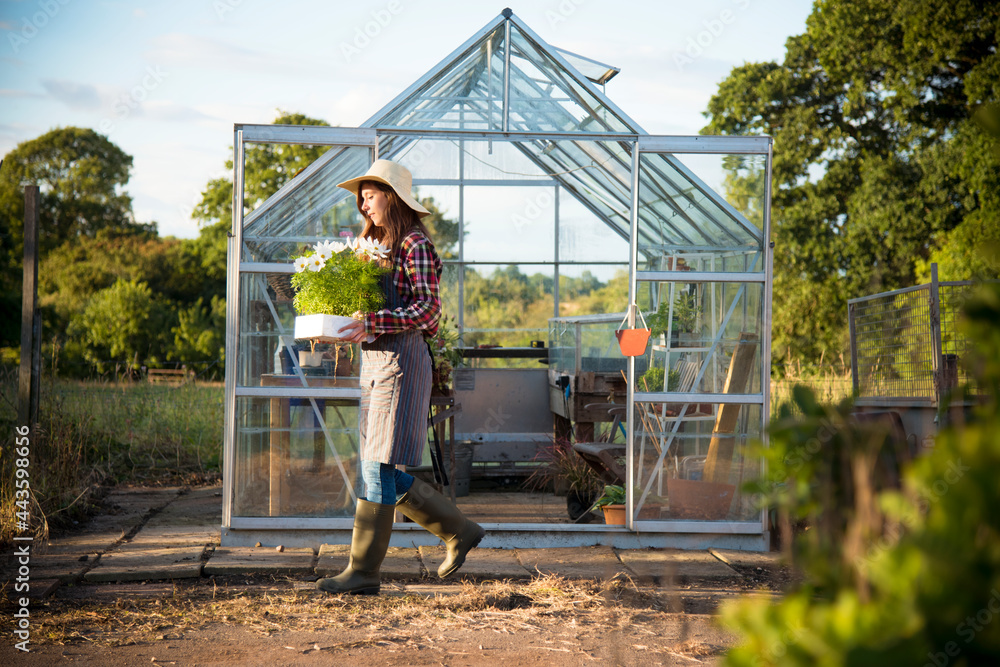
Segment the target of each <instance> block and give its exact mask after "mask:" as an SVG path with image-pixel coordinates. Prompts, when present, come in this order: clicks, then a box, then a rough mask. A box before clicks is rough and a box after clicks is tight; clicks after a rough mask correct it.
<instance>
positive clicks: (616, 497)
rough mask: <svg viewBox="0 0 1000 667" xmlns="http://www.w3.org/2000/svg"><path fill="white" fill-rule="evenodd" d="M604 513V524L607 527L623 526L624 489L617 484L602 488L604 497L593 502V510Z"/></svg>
mask: <svg viewBox="0 0 1000 667" xmlns="http://www.w3.org/2000/svg"><path fill="white" fill-rule="evenodd" d="M598 508H600V510H601V511H602V512H604V523H606V524H608V525H609V526H624V525H625V487H624V486H620V485H618V484H608V485H607V486H605V487H604V495H603V496H601V497H600V498H598V499H597V501H596V502H594V509H598Z"/></svg>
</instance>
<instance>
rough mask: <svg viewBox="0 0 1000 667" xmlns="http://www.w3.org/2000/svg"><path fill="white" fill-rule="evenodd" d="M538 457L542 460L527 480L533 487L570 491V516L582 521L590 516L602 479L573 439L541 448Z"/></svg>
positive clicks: (527, 484) (557, 493) (559, 493)
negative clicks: (575, 445) (572, 441)
mask: <svg viewBox="0 0 1000 667" xmlns="http://www.w3.org/2000/svg"><path fill="white" fill-rule="evenodd" d="M535 460H537V461H542V462H543V463H544V465H541V466H539V467H538V468H536V469H535V471H534V472H532V473H531V476H530V477H528V479H527V480H526V481H525V486H526V487H528V488H529V489H546V490H550V489H551V490H552V491H553V492H555V493H556V495H562V494H563V493H565V495H566V511H567V513H568V514H569V518H570V519H571V520H573V521H576V522H580V523H587V522H589V520H590V516H591V515H590V512H591V510H593V509H594V506H593V505H594V499H595V498H597V496H598V494H600V491H601V479H600V478H599V477H598V476H597V473H596V472H594V469H593V468H591V467H590V465H589V464H588V463H587V462H586V461H584V460H583V458H582V457H581V456H580V455H579V454H577V453H576V451H575V450H574V449H573V445H572V443H570V442H569V441H568V440H564V439H560V440H556V441H554V442H553V443H552V444H551V445H548V446H546V447H544V448H543V449H542V450H541V451H539V453H538V455H537V456H536V457H535Z"/></svg>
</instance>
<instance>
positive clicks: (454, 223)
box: [414, 185, 460, 260]
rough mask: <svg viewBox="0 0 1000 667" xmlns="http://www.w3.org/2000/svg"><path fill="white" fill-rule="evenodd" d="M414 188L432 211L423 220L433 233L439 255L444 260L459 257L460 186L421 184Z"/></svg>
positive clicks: (419, 197) (418, 196) (418, 197)
mask: <svg viewBox="0 0 1000 667" xmlns="http://www.w3.org/2000/svg"><path fill="white" fill-rule="evenodd" d="M414 190H415V191H416V197H417V199H419V200H420V202H421V203H422V204H423V205H424V206H425V207H427V209H428V210H429V211H431V215H429V216H426V217H424V218H423V219H422V222H423V223H424V225H426V226H427V230H428V231H429V232H430V233H431V240H432V241H433V242H434V249H435V250H437V253H438V256H439V257H440V258H441V259H442V260H447V259H458V250H459V248H458V238H459V220H458V212H459V210H460V207H459V197H458V186H452V185H421V186H419V187H415V188H414Z"/></svg>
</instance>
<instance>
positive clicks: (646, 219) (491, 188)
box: [222, 10, 772, 550]
mask: <svg viewBox="0 0 1000 667" xmlns="http://www.w3.org/2000/svg"><path fill="white" fill-rule="evenodd" d="M617 71H618V70H617V68H614V67H610V66H607V65H604V64H602V63H598V62H596V61H593V60H589V59H587V58H584V57H582V56H578V55H576V54H571V53H568V52H565V51H562V50H559V49H556V48H554V47H552V46H551V45H549V44H547V43H546V42H545V41H544V40H543V39H542V38H541V37H539V36H538V35H537V34H536V33H534V32H533V31H532V30H531V29H530V28H529V27H528V26H527V25H525V24H524V23H523V22H522V21H521V20H520V19H518V17H517V16H515V15H514V14H513V13H512V12H510V10H504V12H503V13H502V14H500V15H499V16H497V17H496V18H495V19H493V20H492V21H490V22H489V23H488V24H487V25H486V26H484V27H483V28H482V29H481V30H480V31H478V32H477V33H476V34H474V35H473V36H472V37H470V38H469V39H468V40H467V41H466V42H465V43H464V44H462V45H461V46H460V47H458V49H456V50H455V51H454V52H453V53H452V54H450V55H449V56H448V57H446V58H445V59H444V60H443V61H442V62H441V63H439V64H438V65H437V66H436V67H434V68H433V69H432V70H430V71H429V72H427V73H426V74H425V75H424V76H422V77H421V78H420V79H419V80H417V81H416V82H414V83H413V85H411V86H410V87H409V88H407V89H406V90H404V91H403V92H402V93H400V94H399V95H398V96H397V97H396V98H395V99H394V100H392V101H391V102H390V103H388V104H387V105H385V107H383V108H382V109H381V110H380V111H379V112H377V113H376V114H375V115H373V116H372V117H371V118H370V119H369V120H368V121H366V122H365V123H364V124H363V126H362V127H358V128H341V127H326V126H274V125H246V124H238V125H236V126H235V131H234V158H235V159H234V192H233V229H232V235H231V238H230V240H229V249H228V253H229V266H228V286H227V335H226V381H225V415H226V417H225V418H226V422H225V449H224V467H223V481H224V508H223V530H222V541H223V544H224V545H248V544H253V543H255V542H257V541H262V542H267V543H275V544H277V543H280V544H284V545H316V544H318V543H320V542H322V541H331V540H332V541H342V542H347V541H349V539H350V531H351V527H352V523H353V503H354V501H355V500H356V498H357V495H358V488H359V487H358V484H359V482H358V476H357V474H356V471H353V469H352V466H353V463H352V461H353V457H354V455H355V454H356V450H357V421H356V420H357V412H358V410H357V402H358V399H359V397H360V391H361V390H360V388H359V387H358V384H357V373H353V372H352V373H349V374H347V375H339V374H335V373H329V374H324V375H317V374H314V373H311V372H309V369H307V368H305V367H303V366H302V365H301V364H300V363H299V362H298V359H297V358H296V356H295V350H294V349H293V341H292V339H291V337H290V334H291V330H290V327H291V319H292V317H293V316H294V313H293V312H292V311H291V306H290V300H289V299H288V295H287V284H286V283H287V277H288V274H290V273H292V272H293V269H292V266H291V263H290V262H291V258H292V257H293V256H294V254H295V253H296V252H298V251H299V250H300V249H301V247H302V246H303V244H307V243H314V242H316V241H317V240H319V239H322V238H329V237H330V236H337V235H341V236H345V235H351V234H356V233H358V230H359V225H358V220H357V215H356V211H354V201H353V199H352V198H351V197H350V195H349V194H348V193H346V192H345V191H343V190H339V189H338V188H337V187H336V183H338V182H340V181H342V180H345V179H346V178H348V177H353V176H356V175H357V174H360V173H363V172H364V171H365V170H366V169H367V167H368V165H369V164H371V162H372V161H374V160H375V159H376V158H388V159H394V160H398V161H400V162H402V163H403V164H406V165H407V166H409V167H410V169H411V171H413V174H414V186H415V187H417V188H419V189H420V192H421V194H423V193H425V192H429V193H432V194H433V195H434V196H435V197H436V198H437V199H438V200H439V201H440V202H443V203H444V204H446V205H447V207H448V211H449V213H450V214H451V215H454V216H455V224H456V225H457V239H456V240H455V242H454V244H453V247H451V248H450V250H449V253H448V254H447V256H445V257H444V263H445V276H444V278H443V281H444V283H443V284H444V286H445V288H446V289H447V295H446V298H445V303H446V308H447V309H449V310H450V309H453V310H454V311H455V312H456V313H457V317H456V319H457V321H458V327H459V330H460V331H461V332H462V333H463V335H465V336H467V337H470V338H471V337H474V336H476V335H480V336H484V335H487V334H490V331H488V330H486V329H484V328H483V327H479V328H477V326H478V325H477V324H476V322H477V319H476V317H477V316H476V313H474V312H471V311H470V310H469V309H468V307H467V304H466V296H467V293H468V292H469V290H471V289H473V287H474V286H473V285H472V282H471V281H474V280H475V279H476V277H477V276H478V275H479V273H477V271H488V270H489V269H490V268H492V267H497V268H499V267H502V266H507V265H518V266H520V265H523V266H531V267H535V268H537V269H538V270H539V271H548V272H549V273H548V274H546V275H548V276H549V277H551V280H552V316H553V318H555V319H557V320H558V319H559V318H560V316H561V315H565V314H566V313H565V312H563V311H565V310H566V309H567V307H566V300H564V299H561V298H560V292H559V289H560V288H559V283H560V276H562V275H572V274H574V273H575V272H580V271H603V272H605V273H608V272H611V271H612V270H614V269H616V268H617V269H621V270H622V271H625V270H627V275H628V289H627V294H626V293H625V292H624V291H623V292H622V293H621V294H620V302H619V305H618V307H617V310H619V311H621V312H618V313H617V314H615V315H614V316H612V315H611V314H608V318H610V320H613V321H618V320H621V319H623V318H624V319H626V321H627V322H628V325H629V326H630V327H632V326H634V325H635V324H636V316H637V311H642V312H644V313H646V316H647V317H648V316H649V315H651V314H653V313H655V312H656V311H657V310H658V309H659V308H663V309H666V311H665V312H668V313H669V314H670V315H671V316H673V315H676V314H677V313H679V312H680V311H681V310H682V309H685V308H687V309H688V310H691V311H694V314H693V316H692V318H691V319H692V320H693V321H695V322H696V324H695V328H694V329H693V330H692V331H691V332H689V333H690V337H692V338H694V339H696V340H697V342H696V343H688V344H687V345H685V344H684V343H683V342H682V339H683V336H681V337H678V336H677V335H676V334H677V332H676V331H671V329H670V328H668V329H667V330H666V332H665V333H664V334H660V335H658V336H654V341H653V345H652V346H651V347H650V348H648V350H647V352H646V353H645V355H643V356H641V357H628V358H627V359H625V358H621V355H620V354H619V353H617V352H615V354H617V358H618V359H620V360H621V364H622V365H621V370H622V371H623V372H624V374H625V381H626V385H627V394H626V395H625V400H626V406H627V414H626V418H625V419H624V426H625V434H626V442H625V443H624V445H623V447H624V449H623V450H622V454H623V456H624V464H625V465H624V468H625V471H626V472H625V474H626V478H627V483H626V484H625V487H626V490H627V514H628V519H627V523H626V525H625V526H623V527H619V526H606V525H578V524H573V523H565V524H553V523H532V522H517V523H500V522H496V523H492V524H489V523H487V524H484V525H485V527H486V528H487V531H488V535H487V538H486V541H484V543H483V544H484V546H494V547H508V546H513V545H517V546H532V545H535V546H571V545H589V544H595V543H602V544H612V545H615V546H618V547H639V546H677V547H687V548H703V547H705V546H724V547H731V548H740V549H757V550H760V549H766V548H767V544H768V539H767V524H766V516H765V512H764V511H763V510H761V509H759V508H757V507H755V506H753V505H752V504H751V502H750V499H749V498H746V497H743V496H742V494H741V493H740V492H739V485H740V483H741V482H742V481H745V479H747V478H749V477H750V476H752V475H753V474H754V473H755V471H757V470H759V469H760V465H761V462H760V461H759V460H757V459H755V458H754V457H752V456H750V455H748V454H746V453H745V451H744V450H745V447H746V446H747V444H748V443H749V442H750V441H752V440H758V439H759V440H762V439H764V427H765V423H766V419H767V416H768V406H769V395H768V391H769V381H768V380H769V373H768V369H769V368H770V338H771V335H770V329H771V273H772V272H771V266H772V245H771V243H770V237H771V230H770V196H771V193H770V180H771V178H770V177H771V157H772V156H771V150H772V141H771V139H770V138H769V137H712V136H655V135H650V134H647V133H646V132H644V131H643V130H642V128H641V127H640V126H639V125H638V124H637V123H635V122H634V121H633V120H632V119H631V118H629V117H628V116H627V115H626V114H625V113H624V112H623V111H622V110H621V109H619V108H618V107H617V106H616V105H615V104H614V103H613V102H612V101H611V100H610V99H608V98H607V97H606V96H605V94H604V93H603V91H602V90H601V88H600V87H599V86H602V85H603V84H604V83H605V82H607V81H608V80H609V79H610V78H611V77H613V76H614V75H615V74H616V73H617ZM291 144H300V145H312V146H325V147H328V149H327V150H326V151H325V152H323V154H322V156H321V157H319V159H317V160H316V161H315V162H314V163H312V164H311V165H309V166H308V167H307V168H306V169H304V170H303V171H302V172H301V173H299V174H297V175H295V176H294V177H293V178H291V179H290V180H289V181H288V182H287V183H286V184H285V185H284V186H283V187H281V188H280V190H278V192H276V193H275V194H274V195H273V196H271V197H270V198H269V199H268V200H267V201H265V202H263V203H262V204H261V205H260V206H258V207H257V208H255V209H254V210H252V211H248V210H247V209H246V207H245V204H244V200H245V191H244V190H245V188H244V170H245V168H246V156H247V153H248V151H251V150H259V149H260V147H261V146H271V147H273V148H274V149H280V147H281V146H282V145H291ZM713 178H714V179H715V180H717V181H718V183H716V185H715V186H714V187H713V186H710V185H709V181H710V180H712V179H713ZM720 189H724V190H725V191H726V194H725V195H724V194H721V193H720V192H719V190H720ZM505 207H508V208H505ZM536 210H538V211H541V212H540V213H538V214H535V213H534V211H536ZM510 211H513V213H511V212H510ZM524 211H529V213H527V214H526V213H524ZM484 221H485V222H484ZM525 240H528V241H530V242H525ZM518 242H519V245H518ZM508 244H509V245H508ZM505 253H506V254H505ZM632 304H634V305H635V307H634V308H633V307H631V305H632ZM608 318H606V319H608ZM668 320H669V321H671V322H674V321H680V320H679V319H677V320H673V319H670V318H669V317H668ZM670 326H671V327H673V326H674V325H673V324H671V325H670ZM613 328H614V327H613V326H611V327H610V329H609V328H608V327H607V326H605V328H604V330H603V333H600V334H599V335H600V336H603V338H601V339H600V340H601V342H600V345H605V347H607V346H606V343H607V342H608V341H610V343H614V336H613V335H611V329H613ZM493 333H495V334H496V335H500V334H498V333H496V332H493ZM600 345H598V346H597V347H600ZM595 349H596V347H595ZM577 352H578V355H577V356H578V357H579V350H577ZM553 354H554V352H553V351H552V350H550V351H549V355H550V363H552V362H551V357H552V355H553ZM652 366H656V367H662V368H663V369H664V373H665V377H666V376H670V377H675V376H677V377H682V379H681V380H680V381H679V382H678V383H677V384H674V385H668V383H667V382H666V381H664V385H663V386H662V387H649V386H648V384H647V385H646V386H644V387H643V388H644V389H651V390H648V391H638V390H637V388H638V384H637V383H638V382H639V380H640V376H641V375H642V372H641V370H642V369H645V368H646V367H652ZM681 371H683V373H682V372H681ZM527 373H532V375H531V376H530V377H532V378H535V377H537V378H541V381H542V382H547V381H546V380H545V378H546V377H549V378H551V377H552V373H557V374H558V372H557V371H556V370H554V368H553V367H551V366H550V368H549V370H548V371H546V370H544V369H536V370H534V371H531V370H530V369H529V370H528V371H525V372H524V373H523V374H521V375H517V376H514V375H512V376H511V377H518V378H526V377H528V375H527ZM546 373H548V376H546ZM591 375H593V374H592V373H591ZM581 377H582V376H581ZM587 377H590V376H587ZM532 381H534V380H532ZM576 381H577V380H574V382H576ZM574 386H575V385H574ZM574 391H575V389H574ZM514 421H517V420H514ZM519 429H520V430H519ZM480 430H481V431H483V432H486V431H489V429H480ZM508 430H510V431H512V433H513V434H514V435H516V436H517V437H520V438H521V440H525V439H527V440H530V437H529V436H530V435H531V434H527V433H522V431H528V430H530V429H529V428H528V427H527V426H522V425H519V424H513V425H510V427H509V428H508ZM537 430H538V429H536V431H537ZM470 431H471V429H470ZM486 435H487V436H489V435H490V433H486ZM494 435H495V437H494V438H493V440H492V442H494V443H499V444H500V445H501V446H502V445H503V443H504V442H507V441H508V440H514V439H517V438H515V437H514V435H511V436H510V437H508V438H507V440H504V437H507V436H506V435H505V434H494ZM535 435H536V436H537V435H538V433H535ZM500 436H504V437H500ZM459 437H460V438H461V437H462V434H461V433H460V434H459ZM289 443H291V445H290V444H289ZM296 443H297V444H296ZM296 447H298V448H299V449H300V450H301V452H302V453H301V456H302V457H304V458H303V461H304V463H303V466H302V467H301V469H299V468H296V470H295V471H293V470H292V467H291V464H290V460H291V459H290V456H292V455H291V454H290V453H289V452H290V450H294V449H295V448H296ZM290 448H291V449H290ZM313 455H314V456H315V459H310V460H307V459H308V457H309V456H313ZM306 464H309V465H306ZM310 466H311V467H310ZM682 472H683V474H689V473H690V474H689V476H688V477H687V479H686V480H685V481H691V482H698V481H703V482H706V483H715V484H716V485H717V486H719V487H720V488H722V487H725V488H726V489H728V491H727V493H729V494H730V495H729V496H726V499H725V502H726V503H728V504H726V505H725V508H724V510H721V511H719V512H718V513H717V514H716V515H705V514H704V513H701V514H699V513H698V512H695V513H694V514H691V515H687V516H685V515H677V514H676V513H674V514H671V513H669V512H666V516H663V515H662V514H661V515H660V516H658V517H656V518H654V519H652V520H649V519H645V518H642V516H641V511H642V509H643V507H644V506H647V505H650V504H651V503H652V502H653V500H652V499H653V498H655V497H658V496H659V494H662V493H666V494H667V496H668V497H669V498H675V497H678V496H677V495H676V494H677V493H679V492H675V491H674V490H669V489H668V487H670V486H671V485H672V484H673V486H674V487H676V486H677V484H676V482H673V477H674V476H676V475H679V474H681V473H682ZM706 485H707V484H706ZM706 485H703V486H706ZM695 486H698V485H697V484H696V485H695ZM293 497H294V498H297V499H298V500H295V501H294V502H293V501H291V500H289V499H290V498H293ZM295 503H298V504H295ZM674 505H675V506H676V505H677V503H676V502H675V503H674ZM411 528H412V526H411V525H408V524H397V525H396V528H395V530H394V537H393V539H394V544H407V545H409V544H432V543H433V542H434V541H435V540H434V538H433V537H432V536H430V535H427V534H426V533H423V532H422V531H417V530H411Z"/></svg>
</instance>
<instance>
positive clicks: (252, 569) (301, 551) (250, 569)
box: [203, 547, 315, 575]
mask: <svg viewBox="0 0 1000 667" xmlns="http://www.w3.org/2000/svg"><path fill="white" fill-rule="evenodd" d="M314 556H315V553H314V552H313V550H312V549H310V548H308V547H295V548H286V549H285V550H284V551H280V552H279V551H278V550H276V549H274V548H273V547H219V548H218V549H216V550H215V553H213V554H212V557H211V558H209V559H208V562H207V563H205V568H204V570H203V572H204V573H205V574H206V575H211V574H312V572H313V559H314Z"/></svg>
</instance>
